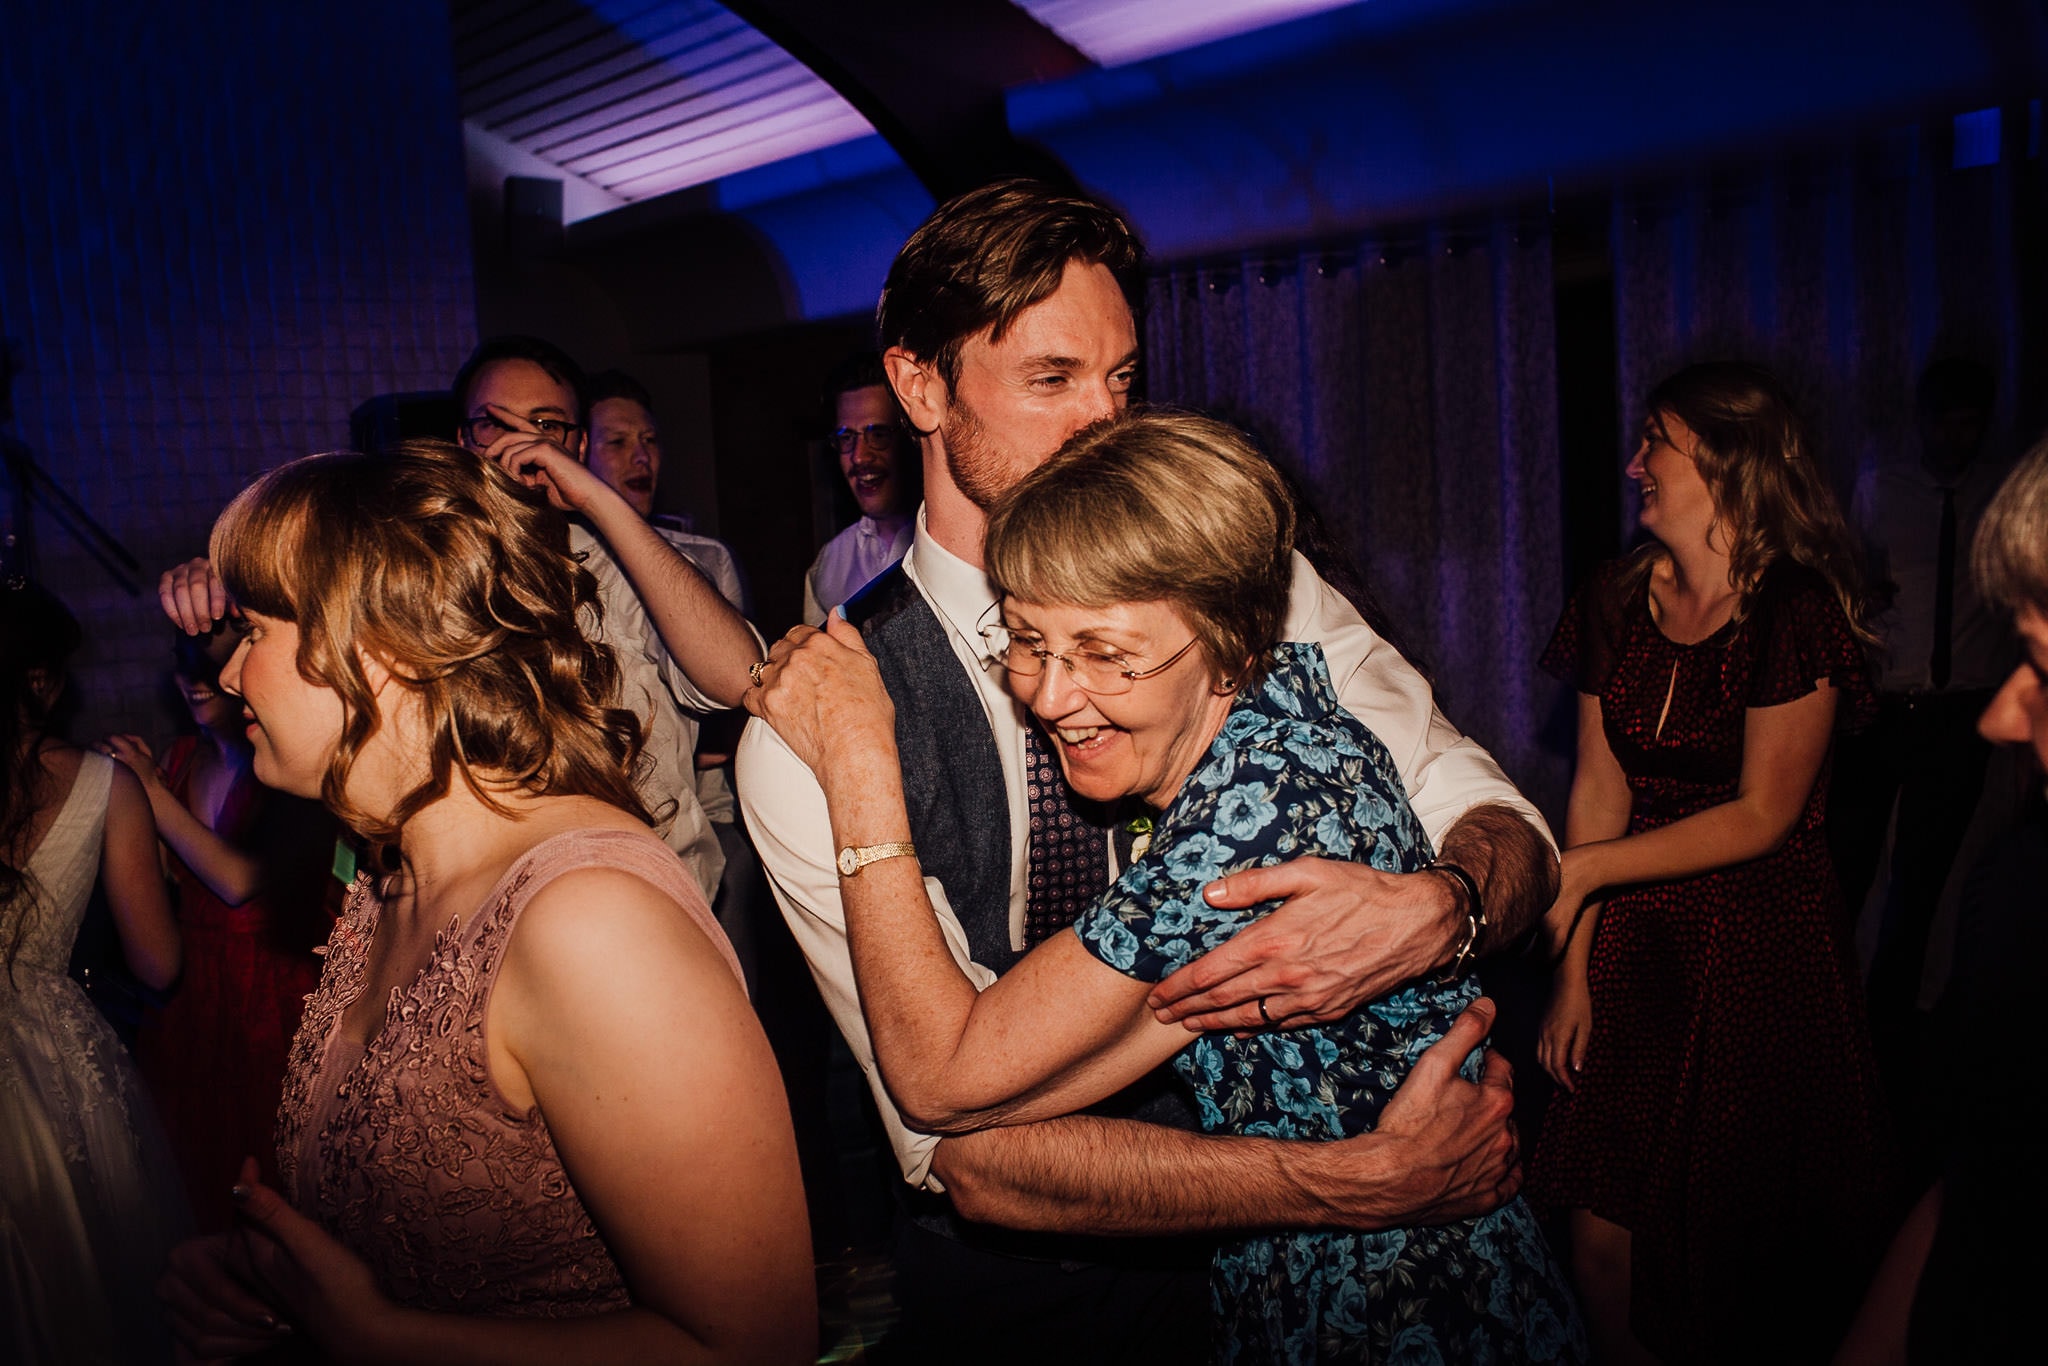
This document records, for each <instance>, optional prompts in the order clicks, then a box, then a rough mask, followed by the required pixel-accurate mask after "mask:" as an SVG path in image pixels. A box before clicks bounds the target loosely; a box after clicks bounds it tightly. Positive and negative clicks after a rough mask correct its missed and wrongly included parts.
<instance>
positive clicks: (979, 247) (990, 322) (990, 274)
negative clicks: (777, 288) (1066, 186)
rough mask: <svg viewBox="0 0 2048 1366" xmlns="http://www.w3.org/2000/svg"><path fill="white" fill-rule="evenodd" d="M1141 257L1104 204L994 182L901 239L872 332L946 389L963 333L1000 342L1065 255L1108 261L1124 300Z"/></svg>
mask: <svg viewBox="0 0 2048 1366" xmlns="http://www.w3.org/2000/svg"><path fill="white" fill-rule="evenodd" d="M1144 260H1145V249H1144V247H1143V246H1142V245H1140V244H1139V242H1138V235H1137V233H1136V232H1135V231H1133V230H1132V228H1131V225H1130V224H1129V223H1127V222H1125V221H1124V218H1123V215H1121V214H1119V213H1118V212H1117V211H1116V210H1114V209H1112V208H1110V207H1108V206H1107V205H1105V204H1100V203H1097V202H1096V201H1095V200H1093V199H1089V198H1086V197H1084V196H1082V195H1079V194H1072V193H1068V192H1065V191H1062V190H1059V189H1056V188H1054V187H1053V186H1051V185H1047V184H1045V183H1044V182H1042V181H1036V180H1024V179H1016V178H1012V179H1008V180H998V181H994V182H993V183H991V184H988V185H984V186H982V187H981V188H980V189H977V190H969V191H968V192H967V193H965V194H962V195H956V196H954V197H953V198H951V199H949V200H947V201H946V202H945V203H943V204H941V205H939V207H938V208H937V209H935V210H934V211H933V212H932V216H931V217H930V218H927V219H925V221H924V222H923V224H922V225H920V226H919V228H918V230H917V231H916V232H914V233H912V234H911V235H910V240H909V241H907V242H905V243H904V244H903V250H901V251H899V252H897V253H896V260H895V261H894V263H892V264H891V265H890V267H889V278H888V280H887V281H886V282H885V283H884V284H883V286H882V301H881V303H880V305H879V306H878V307H877V308H876V310H875V328H876V332H877V334H878V335H879V336H880V337H881V342H882V345H883V347H884V348H887V347H892V346H900V347H902V348H903V349H904V350H905V351H908V352H909V353H910V354H911V355H913V356H916V357H917V358H918V359H919V360H924V361H930V362H931V363H933V364H934V365H936V366H937V367H938V370H939V373H940V375H942V376H943V377H944V378H945V381H946V383H947V384H948V385H949V386H950V385H953V384H956V383H958V382H959V378H960V348H961V346H962V345H963V344H964V343H965V342H966V341H967V340H968V338H970V337H976V336H979V335H980V334H981V333H983V332H987V333H988V334H989V340H991V341H1001V340H1002V338H1003V333H1004V332H1006V331H1007V330H1009V327H1010V324H1011V323H1013V322H1015V321H1016V320H1017V315H1018V314H1020V313H1022V312H1023V311H1024V310H1025V309H1027V308H1029V307H1031V306H1032V305H1033V304H1036V303H1039V302H1041V301H1043V300H1044V299H1046V298H1048V297H1049V296H1050V295H1051V294H1052V292H1053V291H1054V290H1056V289H1058V288H1059V287H1060V278H1061V276H1063V275H1064V274H1065V273H1066V269H1067V263H1068V262H1069V261H1084V262H1088V263H1091V264H1099V265H1103V266H1106V267H1108V268H1109V272H1110V274H1112V275H1114V276H1115V277H1116V280H1117V284H1118V285H1119V286H1120V287H1121V288H1122V289H1123V292H1124V297H1125V299H1127V300H1129V299H1132V298H1134V297H1135V293H1136V290H1137V288H1138V273H1139V271H1140V269H1141V268H1142V267H1143V265H1144Z"/></svg>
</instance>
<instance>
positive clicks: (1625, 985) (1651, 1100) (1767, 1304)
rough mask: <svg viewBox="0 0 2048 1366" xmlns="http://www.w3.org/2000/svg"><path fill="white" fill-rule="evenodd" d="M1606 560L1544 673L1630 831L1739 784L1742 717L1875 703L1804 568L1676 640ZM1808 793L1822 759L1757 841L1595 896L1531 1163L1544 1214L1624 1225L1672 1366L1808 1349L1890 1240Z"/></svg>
mask: <svg viewBox="0 0 2048 1366" xmlns="http://www.w3.org/2000/svg"><path fill="white" fill-rule="evenodd" d="M1623 567H1624V566H1623V564H1621V563H1617V564H1613V565H1609V566H1607V567H1606V568H1605V569H1603V570H1602V571H1601V572H1600V573H1599V574H1598V575H1596V576H1595V578H1594V579H1593V581H1592V582H1591V583H1589V584H1587V585H1586V586H1585V587H1584V588H1582V589H1581V590H1580V591H1579V594H1578V595H1577V597H1576V598H1575V599H1574V600H1573V602H1572V604H1571V606H1570V607H1569V608H1567V609H1566V612H1565V615H1564V618H1563V620H1562V621H1561V622H1560V623H1559V624H1558V628H1557V634H1556V635H1555V636H1554V637H1553V638H1552V640H1551V642H1550V648H1549V649H1547V650H1546V651H1545V652H1544V655H1543V666H1544V668H1546V669H1548V670H1549V671H1551V672H1552V673H1555V674H1557V675H1559V676H1560V677H1563V678H1565V679H1567V680H1568V681H1570V682H1572V683H1573V684H1575V685H1576V686H1577V687H1578V689H1579V690H1580V691H1581V692H1584V693H1591V694H1596V695H1597V696H1598V697H1599V698H1600V705H1601V713H1602V719H1603V722H1604V726H1605V730H1606V735H1607V743H1608V745H1609V746H1610V747H1611V748H1612V750H1613V752H1614V757H1615V759H1616V760H1618V761H1619V762H1620V764H1621V768H1622V771H1623V772H1624V773H1625V774H1626V775H1627V777H1628V785H1629V792H1630V794H1631V796H1632V797H1633V800H1634V806H1633V809H1632V811H1631V814H1630V817H1629V832H1630V833H1631V834H1634V833H1637V832H1640V831H1644V830H1652V829H1656V828H1657V827H1659V826H1663V825H1667V824H1669V823H1671V822H1673V821H1676V820H1679V819H1681V818H1683V817H1686V816H1690V815H1693V814H1694V813H1696V812H1699V811H1703V810H1705V809H1706V808H1708V807H1711V806H1715V805H1718V804H1720V803H1723V802H1727V801H1729V800H1731V799H1733V798H1734V797H1735V795H1736V790H1737V784H1738V781H1739V779H1740V777H1741V773H1742V736H1743V724H1744V720H1745V712H1746V711H1747V709H1748V708H1751V707H1768V706H1774V705H1777V704H1780V703H1785V702H1791V701H1794V700H1796V699H1798V698H1800V697H1803V696H1805V695H1806V694H1808V693H1810V692H1812V691H1813V690H1814V688H1815V686H1816V682H1817V680H1820V679H1823V678H1825V679H1828V680H1831V681H1832V682H1833V684H1834V686H1835V687H1836V688H1837V689H1838V690H1839V693H1840V704H1839V708H1838V712H1837V721H1838V723H1839V724H1846V725H1854V724H1860V723H1863V722H1864V721H1866V720H1867V719H1868V717H1869V716H1870V714H1871V713H1872V711H1873V710H1874V707H1875V699H1874V697H1873V695H1872V692H1871V687H1870V681H1869V677H1868V673H1867V670H1866V669H1865V666H1864V661H1863V656H1862V651H1861V649H1860V647H1859V646H1858V644H1857V642H1856V639H1855V637H1854V636H1853V635H1852V634H1851V632H1850V630H1849V625H1848V621H1847V618H1846V617H1845V616H1844V615H1843V612H1842V610H1841V607H1840V605H1839V604H1838V603H1837V601H1836V599H1835V596H1834V593H1833V591H1832V590H1831V589H1830V588H1829V587H1828V585H1827V583H1826V581H1825V580H1823V579H1822V578H1821V577H1820V576H1819V575H1818V574H1816V573H1814V572H1813V571H1811V570H1809V569H1807V568H1805V567H1803V566H1801V565H1798V564H1795V563H1792V562H1790V561H1781V562H1779V563H1778V564H1775V565H1773V566H1772V567H1771V569H1770V570H1768V571H1767V572H1766V574H1765V576H1764V579H1763V581H1762V583H1761V584H1760V585H1759V588H1758V591H1757V593H1756V594H1755V595H1754V597H1753V598H1752V601H1751V604H1750V609H1749V611H1748V612H1747V614H1746V615H1745V616H1744V618H1743V619H1742V620H1740V621H1733V622H1730V623H1729V624H1728V625H1727V626H1725V627H1723V628H1722V629H1721V630H1719V631H1717V632H1715V633H1714V634H1713V635H1712V636H1710V637H1708V638H1707V639H1706V640H1703V641H1700V642H1699V643H1697V644H1694V645H1678V644H1675V643H1674V642H1672V641H1671V640H1669V639H1668V638H1666V637H1665V635H1664V634H1663V632H1662V631H1660V630H1659V629H1658V628H1657V625H1656V623H1655V622H1654V621H1653V620H1652V619H1651V616H1650V608H1649V597H1648V581H1647V578H1645V579H1644V580H1643V581H1641V582H1640V583H1638V585H1637V586H1636V588H1635V591H1633V592H1632V593H1627V594H1625V595H1624V593H1623V590H1622V571H1623ZM1667 696H1668V698H1669V710H1668V714H1667V713H1666V699H1667ZM1660 717H1661V718H1662V727H1661V730H1660V728H1659V721H1660ZM1827 784H1828V775H1827V770H1826V768H1825V767H1823V769H1822V772H1821V776H1820V778H1819V780H1818V781H1816V782H1815V784H1814V787H1813V791H1812V792H1811V793H1809V794H1808V795H1807V799H1806V807H1805V809H1804V810H1803V811H1802V812H1801V813H1800V816H1799V821H1798V824H1797V825H1796V826H1794V828H1793V830H1792V833H1791V835H1790V836H1789V837H1788V838H1787V839H1786V841H1785V844H1784V846H1783V847H1782V848H1780V849H1779V850H1778V851H1777V852H1776V853H1773V854H1768V855H1765V856H1764V857H1762V858H1758V859H1755V860H1752V861H1750V862H1748V863H1742V864H1737V865H1734V866H1732V867H1728V868H1723V869H1720V870H1718V871H1716V872H1712V873H1707V874H1703V875H1701V876H1699V877H1693V878H1685V879H1681V880H1678V881H1673V882H1660V883H1652V884H1645V885H1642V886H1638V887H1635V888H1632V889H1629V890H1627V891H1624V892H1620V893H1618V894H1616V895H1614V896H1612V897H1611V898H1610V899H1609V900H1608V902H1607V908H1606V911H1605V912H1604V914H1603V915H1602V917H1601V920H1600V922H1599V928H1598V931H1597V935H1596V937H1595V939H1594V942H1593V952H1592V963H1591V971H1590V982H1591V990H1592V1003H1593V1027H1592V1036H1591V1038H1590V1040H1589V1042H1588V1044H1587V1048H1586V1061H1585V1071H1584V1073H1583V1074H1582V1077H1581V1080H1580V1083H1579V1087H1578V1090H1577V1091H1576V1093H1573V1092H1565V1091H1560V1092H1558V1094H1557V1097H1556V1099H1555V1100H1554V1101H1553V1102H1552V1104H1551V1107H1550V1111H1549V1114H1548V1115H1547V1117H1546V1118H1545V1121H1544V1127H1543V1131H1542V1134H1541V1136H1540V1138H1539V1140H1538V1144H1537V1147H1536V1151H1535V1153H1534V1155H1533V1156H1532V1157H1531V1159H1530V1164H1529V1192H1528V1193H1529V1195H1530V1196H1531V1198H1532V1199H1534V1200H1535V1201H1536V1202H1537V1203H1538V1204H1539V1205H1540V1206H1543V1207H1547V1208H1552V1209H1577V1208H1582V1209H1590V1210H1591V1211H1592V1212H1593V1213H1595V1214H1597V1215H1599V1216H1600V1217H1602V1218H1605V1219H1608V1220H1610V1221H1612V1222H1614V1223H1617V1224H1619V1225H1621V1226H1622V1227H1623V1228H1626V1229H1628V1230H1629V1231H1630V1232H1631V1233H1632V1234H1633V1244H1632V1246H1633V1298H1632V1302H1631V1313H1630V1318H1631V1323H1632V1326H1633V1327H1634V1329H1635V1332H1636V1335H1637V1336H1638V1337H1639V1338H1640V1339H1641V1340H1642V1341H1643V1342H1644V1344H1645V1345H1646V1346H1648V1347H1649V1348H1650V1349H1651V1350H1652V1351H1654V1352H1656V1353H1658V1355H1660V1356H1662V1357H1663V1358H1664V1359H1666V1360H1667V1361H1735V1360H1740V1361H1774V1360H1802V1359H1810V1358H1812V1357H1815V1356H1818V1357H1820V1358H1822V1359H1824V1358H1825V1356H1826V1355H1827V1353H1828V1351H1829V1350H1830V1349H1831V1348H1832V1345H1833V1343H1834V1342H1835V1341H1838V1340H1839V1332H1840V1330H1841V1327H1842V1326H1843V1323H1844V1321H1845V1320H1844V1316H1845V1315H1846V1313H1847V1311H1848V1310H1849V1309H1850V1308H1851V1307H1852V1306H1853V1303H1854V1300H1855V1297H1856V1295H1857V1294H1858V1293H1859V1292H1860V1290H1861V1288H1862V1286H1863V1285H1864V1284H1865V1283H1866V1278H1867V1276H1868V1273H1869V1271H1870V1270H1871V1268H1872V1267H1873V1265H1874V1263H1875V1258H1876V1256H1877V1255H1878V1254H1879V1253H1880V1252H1881V1251H1882V1249H1883V1243H1884V1239H1885V1237H1886V1236H1888V1234H1889V1232H1890V1226H1891V1225H1890V1216H1891V1215H1892V1214H1893V1213H1894V1212H1895V1211H1894V1206H1893V1204H1892V1200H1891V1196H1892V1191H1891V1188H1890V1168H1889V1158H1888V1153H1889V1144H1888V1141H1887V1137H1886V1126H1885V1120H1884V1115H1885V1110H1884V1107H1883V1105H1882V1104H1881V1102H1880V1099H1879V1094H1878V1085H1877V1073H1876V1068H1875V1066H1874V1064H1873V1063H1872V1060H1871V1052H1870V1042H1869V1037H1868V1034H1867V1032H1866V1029H1865V1025H1864V1017H1863V1004H1862V991H1861V988H1860V985H1859V981H1858V974H1857V968H1856V962H1855V956H1854V952H1853V948H1852V946H1851V944H1850V941H1849V933H1848V929H1849V927H1848V923H1847V917H1846V916H1845V915H1844V914H1843V910H1842V904H1841V894H1840V892H1839V890H1838V888H1837V887H1836V883H1835V875H1834V868H1833V865H1832V864H1831V862H1830V861H1829V857H1828V851H1827V842H1826V838H1825V833H1824V830H1823V816H1824V815H1825V812H1826V808H1827Z"/></svg>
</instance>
